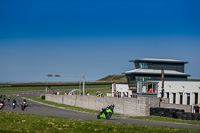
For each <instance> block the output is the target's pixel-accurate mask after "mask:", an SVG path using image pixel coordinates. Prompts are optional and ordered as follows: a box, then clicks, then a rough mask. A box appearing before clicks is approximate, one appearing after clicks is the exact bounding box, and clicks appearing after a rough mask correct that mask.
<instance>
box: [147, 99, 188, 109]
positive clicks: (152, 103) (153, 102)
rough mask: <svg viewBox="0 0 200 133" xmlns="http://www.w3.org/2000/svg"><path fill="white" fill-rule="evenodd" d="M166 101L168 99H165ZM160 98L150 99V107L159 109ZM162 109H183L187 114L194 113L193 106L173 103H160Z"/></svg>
mask: <svg viewBox="0 0 200 133" xmlns="http://www.w3.org/2000/svg"><path fill="white" fill-rule="evenodd" d="M165 100H166V101H167V100H168V99H165ZM159 101H160V98H149V104H150V107H159ZM160 107H161V108H175V109H183V110H185V112H192V105H182V104H172V103H163V102H161V103H160Z"/></svg>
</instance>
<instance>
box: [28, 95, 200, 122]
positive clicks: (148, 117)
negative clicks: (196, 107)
mask: <svg viewBox="0 0 200 133" xmlns="http://www.w3.org/2000/svg"><path fill="white" fill-rule="evenodd" d="M29 99H32V100H34V101H37V102H41V103H45V104H49V105H53V106H56V107H63V108H65V109H69V110H76V111H81V112H88V113H93V114H98V113H99V112H100V111H96V110H90V109H84V108H80V107H75V106H70V105H66V104H59V103H55V102H50V101H46V100H43V99H40V98H35V97H29ZM113 116H114V117H123V118H130V119H138V120H149V121H161V122H170V123H179V124H180V123H181V124H193V125H200V121H190V120H179V119H173V118H168V117H160V116H135V117H133V116H125V115H121V114H113Z"/></svg>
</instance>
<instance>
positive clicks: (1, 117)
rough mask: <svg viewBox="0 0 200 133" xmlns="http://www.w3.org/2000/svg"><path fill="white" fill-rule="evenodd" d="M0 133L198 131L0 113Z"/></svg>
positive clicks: (187, 132)
mask: <svg viewBox="0 0 200 133" xmlns="http://www.w3.org/2000/svg"><path fill="white" fill-rule="evenodd" d="M0 132H2V133H9V132H27V133H29V132H34V133H55V132H56V133H57V132H67V133H94V132H96V133H112V132H115V133H118V132H120V133H138V132H143V133H150V132H154V133H166V132H176V133H198V132H200V131H199V130H192V129H178V128H169V127H155V126H141V125H130V124H119V123H111V122H102V121H89V120H75V119H67V118H57V117H48V116H39V115H31V114H18V113H10V112H2V111H0Z"/></svg>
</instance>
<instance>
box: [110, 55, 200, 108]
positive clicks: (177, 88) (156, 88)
mask: <svg viewBox="0 0 200 133" xmlns="http://www.w3.org/2000/svg"><path fill="white" fill-rule="evenodd" d="M130 62H134V63H135V67H136V69H134V70H130V71H126V72H124V74H125V75H126V77H127V80H128V83H127V84H113V85H112V96H117V97H157V98H159V97H161V92H162V81H164V88H163V90H164V93H163V94H164V96H163V98H169V103H173V104H183V105H198V104H199V102H200V82H195V81H187V77H188V76H190V75H189V74H186V73H184V64H186V63H188V62H185V61H179V60H172V59H150V58H145V59H138V60H133V61H132V60H131V61H130ZM161 68H164V73H163V74H164V77H165V78H163V79H164V80H162V78H161V76H162V73H161ZM150 89H151V90H152V92H151V91H149V90H150Z"/></svg>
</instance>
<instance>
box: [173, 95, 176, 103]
mask: <svg viewBox="0 0 200 133" xmlns="http://www.w3.org/2000/svg"><path fill="white" fill-rule="evenodd" d="M175 103H176V93H173V104H175Z"/></svg>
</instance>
